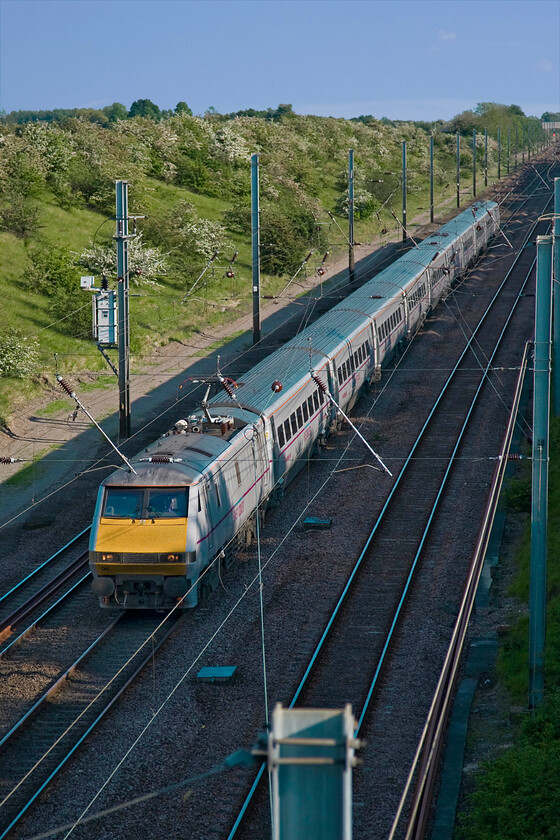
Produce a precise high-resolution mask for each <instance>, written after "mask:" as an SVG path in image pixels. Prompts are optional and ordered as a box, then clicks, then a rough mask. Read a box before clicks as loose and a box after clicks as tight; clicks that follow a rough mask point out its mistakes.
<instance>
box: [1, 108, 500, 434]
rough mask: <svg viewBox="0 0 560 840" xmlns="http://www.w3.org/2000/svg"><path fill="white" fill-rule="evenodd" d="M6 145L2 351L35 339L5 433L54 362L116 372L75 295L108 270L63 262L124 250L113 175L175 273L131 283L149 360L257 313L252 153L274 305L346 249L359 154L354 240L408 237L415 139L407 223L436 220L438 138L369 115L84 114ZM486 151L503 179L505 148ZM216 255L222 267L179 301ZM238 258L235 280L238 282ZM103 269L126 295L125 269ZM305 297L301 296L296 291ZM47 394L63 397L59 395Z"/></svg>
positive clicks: (137, 337) (267, 290)
mask: <svg viewBox="0 0 560 840" xmlns="http://www.w3.org/2000/svg"><path fill="white" fill-rule="evenodd" d="M435 128H436V134H435V156H434V159H435V196H436V206H439V207H441V208H442V209H445V210H448V209H451V208H452V207H453V206H454V195H455V138H454V136H452V135H451V134H447V133H445V132H441V131H440V130H439V129H438V127H437V126H436V127H435ZM0 134H1V136H0V140H1V141H2V143H0V187H1V188H2V190H1V191H0V231H1V232H0V247H2V256H3V259H2V265H1V266H0V293H1V294H2V300H3V306H2V312H1V314H0V350H1V340H2V336H3V335H4V334H5V333H6V332H7V331H9V330H10V329H12V328H15V329H17V330H18V331H19V332H18V336H19V338H20V339H21V342H22V343H23V344H25V342H31V341H33V340H37V342H38V344H37V347H36V351H37V355H36V359H35V362H34V365H33V366H31V364H30V363H29V364H28V365H27V367H26V368H24V370H23V372H20V374H19V378H15V377H13V376H10V375H9V370H8V372H7V370H6V369H4V370H2V362H3V360H2V358H0V375H1V379H0V422H4V423H7V422H10V416H13V415H14V413H17V410H18V408H17V407H18V404H19V403H21V402H24V401H27V400H29V399H30V398H33V397H36V396H38V395H39V394H40V393H41V392H42V391H44V389H45V387H49V386H50V387H51V389H52V385H53V373H54V371H55V369H56V367H58V369H59V370H60V371H61V372H63V373H71V374H74V375H78V374H80V375H82V374H85V375H86V381H87V375H88V374H89V375H94V376H98V375H100V374H101V373H102V372H106V371H107V366H106V363H105V361H104V360H103V359H102V357H101V355H100V354H99V352H98V351H97V349H96V348H95V346H94V344H93V342H92V341H91V337H90V327H91V310H90V297H91V294H90V293H89V292H80V290H79V277H80V275H81V274H90V273H91V274H96V275H97V276H98V277H99V271H96V270H95V269H94V268H92V267H91V266H89V267H88V265H86V264H82V265H80V266H78V265H72V264H71V263H70V264H68V263H65V262H64V259H63V258H62V257H61V254H68V253H72V254H78V255H79V254H80V253H81V252H82V251H83V250H84V249H86V248H90V249H91V247H92V246H93V245H105V246H111V247H112V248H114V242H113V240H112V237H113V234H114V220H113V219H112V218H111V217H112V216H113V214H114V210H113V207H114V180H115V178H124V179H127V180H128V181H129V182H130V185H131V188H130V195H129V212H130V214H131V215H133V214H135V213H136V214H139V215H142V216H144V217H145V218H144V219H141V220H140V221H139V223H138V229H139V231H141V232H142V237H143V239H142V242H143V245H144V246H145V248H150V249H152V250H155V251H157V253H158V255H159V256H160V257H161V259H162V261H163V262H164V263H165V270H164V271H161V272H159V273H156V274H155V275H154V276H152V278H151V279H153V280H155V281H157V283H158V285H150V283H149V282H146V280H147V279H148V278H149V275H148V274H146V272H144V274H143V276H142V277H140V278H138V279H139V280H140V283H139V285H138V286H135V285H134V284H133V283H131V292H132V294H133V295H134V296H133V297H132V298H131V304H130V311H131V351H132V354H133V356H135V357H136V358H137V359H138V358H139V357H142V359H143V361H144V362H149V359H150V355H152V354H153V353H154V349H155V348H156V347H158V346H161V345H162V344H165V343H167V342H169V341H173V340H185V339H188V337H189V336H190V335H192V333H193V332H195V331H196V330H197V329H201V328H202V329H210V330H211V329H212V328H214V327H216V326H218V325H221V324H224V323H227V322H231V321H232V319H233V318H235V317H237V316H238V315H240V314H242V313H245V312H248V311H250V309H251V305H252V303H251V298H252V292H251V236H250V153H251V152H253V151H258V152H259V153H260V184H261V246H262V260H263V262H262V269H263V274H262V294H263V296H265V297H266V296H272V295H274V294H276V293H278V292H279V291H280V290H281V289H283V288H284V287H285V286H286V284H287V282H288V281H289V279H290V278H291V277H292V276H293V275H294V274H295V272H296V271H297V269H298V267H299V266H300V265H301V262H302V260H303V258H304V256H305V254H306V253H307V252H308V251H309V250H311V249H314V253H313V256H312V257H311V259H310V260H309V263H308V264H307V266H306V268H305V270H304V271H303V272H302V274H304V273H305V271H308V272H315V271H316V269H317V268H318V266H319V265H320V263H321V260H322V258H323V255H324V253H325V252H326V251H328V252H329V257H328V260H327V264H330V263H332V262H334V260H335V259H336V257H337V256H339V255H342V254H344V253H345V252H346V251H347V241H346V231H347V227H348V219H347V202H346V203H345V196H346V195H347V174H348V172H347V167H348V149H349V148H354V150H355V210H356V218H355V234H354V236H355V240H356V242H361V243H368V242H371V241H373V240H374V239H378V238H379V237H382V236H383V235H385V232H387V231H388V232H393V233H398V231H399V226H398V223H397V222H396V221H395V219H394V217H393V215H392V212H391V211H394V213H395V214H396V216H397V217H398V218H401V214H402V209H401V194H402V187H401V152H402V141H403V140H406V141H407V158H408V178H407V185H408V208H407V210H408V219H409V220H411V219H412V218H413V217H414V216H416V215H417V214H418V213H422V212H424V213H426V212H427V211H428V210H429V193H428V189H429V182H428V177H429V127H426V128H421V127H419V126H417V125H415V124H413V123H403V124H399V125H398V126H397V125H391V124H389V125H385V124H382V123H380V122H378V121H376V120H371V121H369V122H368V124H367V125H366V124H363V123H361V122H351V121H348V120H335V119H331V118H319V117H300V116H298V115H295V114H290V115H289V116H287V117H285V118H282V119H280V120H279V121H277V122H269V121H266V120H263V119H258V118H249V117H243V118H239V119H227V118H225V117H224V118H217V117H212V116H210V117H208V118H197V117H189V116H185V115H183V116H175V117H171V118H169V119H166V120H165V121H163V122H154V121H152V120H149V119H142V118H138V119H130V120H127V121H125V122H119V123H116V124H114V125H112V126H111V127H100V126H98V125H94V124H90V123H87V122H83V121H80V120H75V119H69V120H67V121H66V122H63V123H60V124H46V123H42V124H37V123H28V124H26V125H24V126H17V127H14V126H9V125H5V126H0ZM480 152H481V150H480V149H479V154H480ZM489 154H490V166H491V171H490V179H491V180H492V179H493V178H495V173H496V166H497V161H496V144H495V142H494V141H490V144H489ZM470 160H471V158H470V152H468V151H463V152H462V156H461V167H462V169H461V174H462V182H461V185H462V189H464V190H465V192H464V193H463V198H464V199H465V200H467V199H468V190H469V188H470V183H471V174H470V173H471V169H470ZM330 214H332V215H334V217H335V221H333V219H332V217H331V215H330ZM436 215H437V209H436ZM409 223H410V229H411V232H412V233H414V225H413V224H412V223H411V222H409ZM215 248H218V249H219V257H218V259H217V260H216V261H215V263H213V265H212V268H211V269H210V270H209V271H208V272H207V274H206V275H205V277H204V280H203V281H202V282H201V283H200V285H199V286H197V288H196V290H195V291H194V292H193V294H192V295H191V296H190V297H189V298H188V300H187V301H186V302H185V303H182V302H181V301H182V299H183V297H184V295H185V293H186V292H187V291H188V290H189V289H190V288H191V287H192V285H193V283H194V282H195V280H196V278H197V277H198V276H199V274H200V272H201V271H202V269H203V268H204V266H205V264H206V263H207V261H208V259H209V256H210V255H211V254H212V252H213V250H214V249H215ZM236 251H237V252H238V257H237V261H236V263H235V266H234V270H235V277H233V278H228V277H227V276H226V272H227V270H228V268H229V267H230V266H229V261H230V260H231V258H232V256H233V254H234V253H235V252H236ZM131 267H133V266H131ZM47 268H48V271H47ZM49 271H50V273H49ZM107 274H108V276H109V285H110V288H114V287H115V270H114V269H113V270H107ZM300 276H301V275H300ZM134 277H135V275H133V278H134ZM299 291H300V290H299V289H298V287H297V286H296V285H294V286H292V288H291V294H298V293H299ZM71 313H73V314H71ZM55 354H56V355H55ZM0 356H1V353H0ZM133 364H134V360H133ZM90 378H91V376H90ZM51 394H52V399H58V398H59V396H60V395H59V393H57V391H56V389H53V390H52V391H51Z"/></svg>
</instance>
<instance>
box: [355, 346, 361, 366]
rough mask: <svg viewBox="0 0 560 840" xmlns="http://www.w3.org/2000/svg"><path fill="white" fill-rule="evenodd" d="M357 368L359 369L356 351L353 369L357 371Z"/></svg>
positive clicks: (358, 358)
mask: <svg viewBox="0 0 560 840" xmlns="http://www.w3.org/2000/svg"><path fill="white" fill-rule="evenodd" d="M359 367H360V357H359V356H358V351H357V350H356V352H355V353H354V369H355V370H358V368H359Z"/></svg>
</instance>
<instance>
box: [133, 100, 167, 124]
mask: <svg viewBox="0 0 560 840" xmlns="http://www.w3.org/2000/svg"><path fill="white" fill-rule="evenodd" d="M128 116H129V117H130V118H132V117H149V118H150V119H152V120H157V119H159V117H160V116H161V111H160V110H159V108H158V106H157V105H156V104H155V103H154V102H152V100H151V99H136V100H135V101H134V102H133V103H132V105H131V106H130V111H129V112H128Z"/></svg>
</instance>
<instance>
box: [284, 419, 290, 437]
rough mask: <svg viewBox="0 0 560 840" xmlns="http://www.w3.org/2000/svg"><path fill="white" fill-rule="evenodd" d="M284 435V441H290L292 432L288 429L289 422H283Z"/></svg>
mask: <svg viewBox="0 0 560 840" xmlns="http://www.w3.org/2000/svg"><path fill="white" fill-rule="evenodd" d="M284 434H285V435H286V440H290V438H291V436H292V430H291V429H290V421H289V420H285V421H284Z"/></svg>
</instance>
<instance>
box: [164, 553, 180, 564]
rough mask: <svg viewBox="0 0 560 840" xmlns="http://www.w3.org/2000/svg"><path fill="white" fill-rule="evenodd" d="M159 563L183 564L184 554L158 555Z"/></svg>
mask: <svg viewBox="0 0 560 840" xmlns="http://www.w3.org/2000/svg"><path fill="white" fill-rule="evenodd" d="M159 559H160V562H162V563H179V562H180V561H182V562H183V563H184V562H185V555H184V554H160V556H159Z"/></svg>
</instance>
